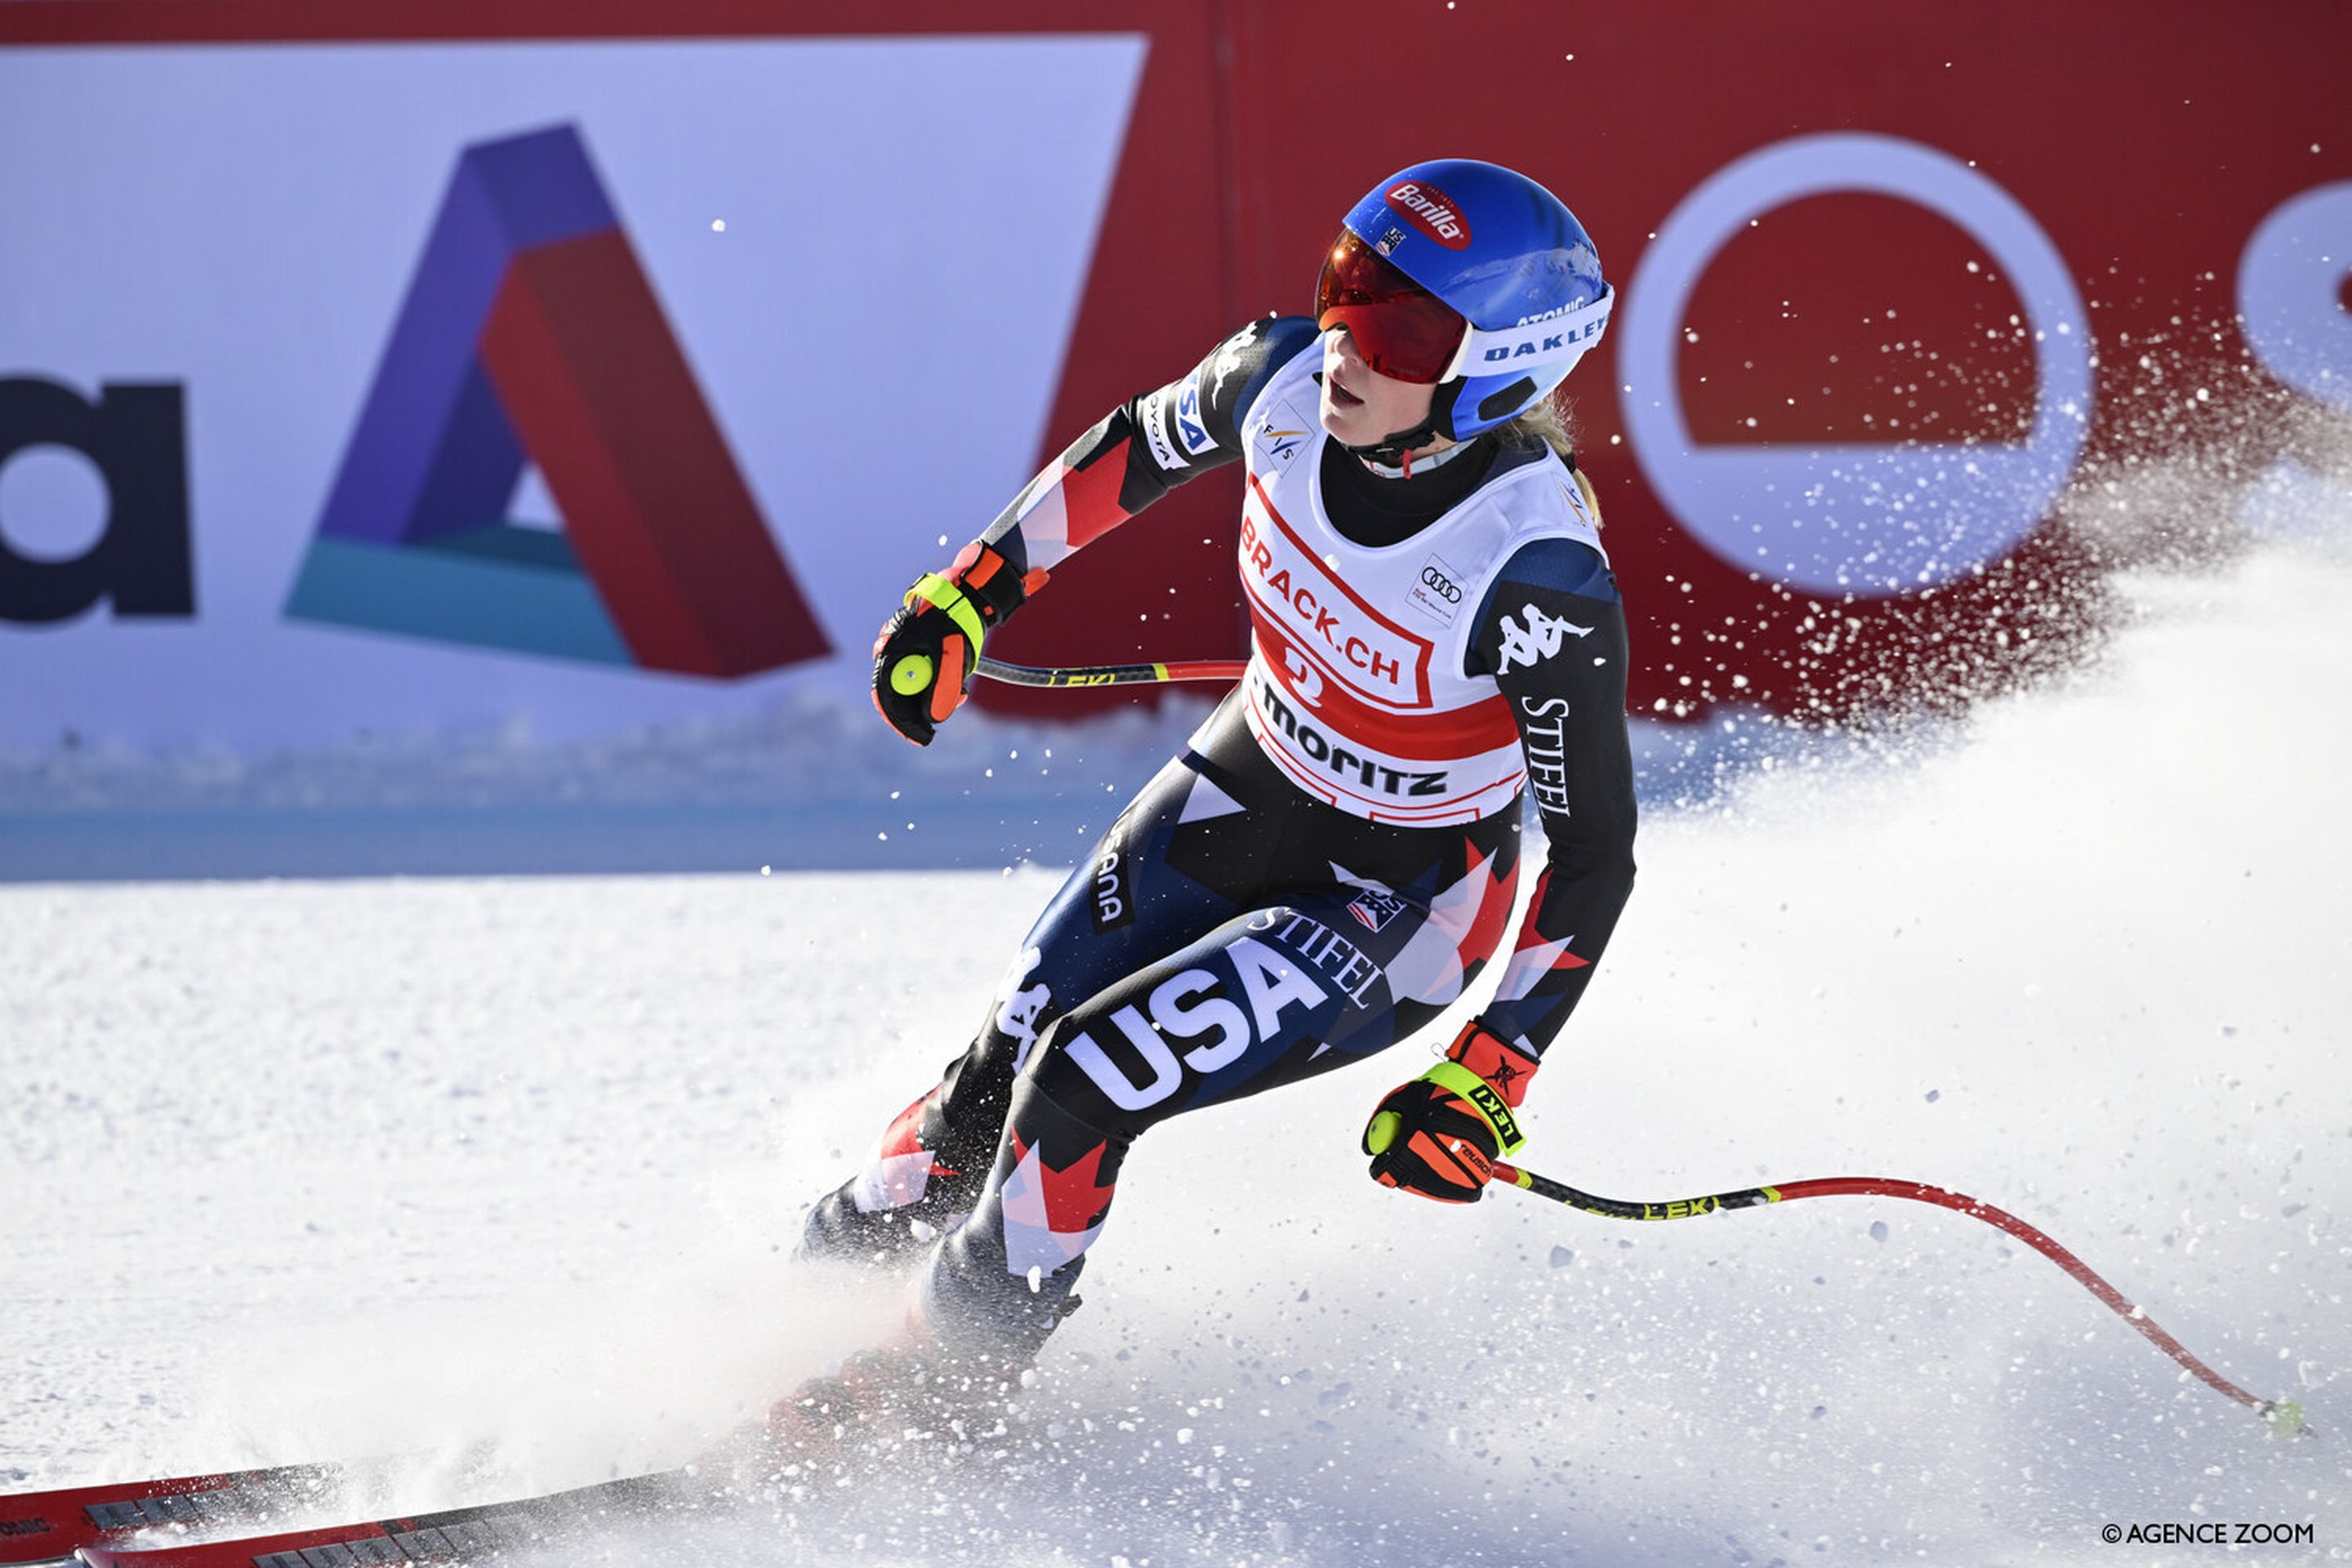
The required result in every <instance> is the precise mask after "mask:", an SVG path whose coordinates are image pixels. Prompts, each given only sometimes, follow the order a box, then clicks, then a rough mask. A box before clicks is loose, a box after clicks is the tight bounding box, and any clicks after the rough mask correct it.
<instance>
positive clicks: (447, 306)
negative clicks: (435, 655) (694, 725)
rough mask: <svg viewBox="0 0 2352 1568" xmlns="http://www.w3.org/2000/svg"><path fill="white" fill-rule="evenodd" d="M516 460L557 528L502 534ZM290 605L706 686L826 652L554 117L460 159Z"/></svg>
mask: <svg viewBox="0 0 2352 1568" xmlns="http://www.w3.org/2000/svg"><path fill="white" fill-rule="evenodd" d="M526 455H528V456H529V458H530V459H531V460H532V461H534V462H536V463H537V464H538V466H539V469H540V473H541V477H542V478H544V479H545V480H546V483H547V489H548V491H549V493H551V495H552V496H553V497H554V499H555V502H556V505H557V507H558V508H559V509H560V510H562V514H563V530H562V531H561V532H556V531H550V530H548V529H544V528H525V527H517V526H515V525H514V524H512V523H510V522H509V521H507V516H506V513H507V508H508V505H509V502H510V500H511V499H512V497H513V494H514V491H515V487H516V485H517V482H518V481H519V479H520V477H521V474H522V465H523V460H524V458H525V457H526ZM286 614H287V615H288V616H290V617H292V618H294V619H298V620H308V621H323V622H328V623H331V624H333V625H336V626H361V627H365V628H367V629H369V630H373V631H382V632H394V633H400V634H403V635H405V636H409V637H428V638H432V639H435V640H437V641H442V642H455V643H467V644H473V645H476V646H479V647H499V648H508V649H511V650H513V651H515V652H519V653H531V654H541V655H545V656H548V657H552V658H572V659H583V660H588V661H592V662H597V663H609V664H625V665H635V666H637V667H639V668H646V669H660V670H669V671H673V672H676V673H678V674H682V675H702V676H715V677H719V678H733V677H740V676H746V675H753V674H757V673H759V672H761V671H762V670H770V669H776V668H781V667H782V666H785V665H789V664H797V663H799V662H801V661H802V660H804V659H812V658H823V657H824V655H826V654H828V653H830V652H831V651H832V647H831V645H830V644H829V643H828V642H827V641H826V638H825V636H824V630H823V629H822V628H821V627H820V626H818V624H817V621H816V618H815V616H813V615H811V614H810V613H809V607H808V603H807V601H806V600H805V599H804V598H803V596H802V594H801V590H800V585H799V584H798V583H796V582H795V581H794V580H793V573H792V569H791V568H790V567H789V566H788V565H786V564H785V563H784V558H783V556H782V553H781V552H779V551H778V550H777V548H776V543H775V541H774V540H773V539H772V537H771V536H770V535H769V532H768V527H767V524H766V522H765V521H762V520H761V516H760V510H759V507H758V505H757V504H756V503H755V502H754V501H753V500H752V499H751V491H750V489H748V488H747V487H746V486H745V485H744V482H743V478H742V475H741V474H740V472H739V471H738V470H737V468H736V467H735V460H734V458H733V457H732V455H730V453H729V451H728V449H727V443H726V441H725V439H724V438H723V437H721V436H720V435H719V427H718V426H717V425H716V424H715V423H714V422H713V421H712V419H711V416H710V410H709V407H708V406H707V405H705V404H704V402H703V398H702V392H701V389H700V387H699V386H698V385H697V384H696V383H695V379H694V373H693V372H692V371H691V370H689V369H688V367H687V363H686V358H685V355H684V354H683V353H680V352H679V349H678V345H677V339H676V338H675V337H674V336H672V334H671V332H670V329H669V325H668V323H667V321H665V320H664V319H663V316H662V310H661V305H660V303H659V301H658V300H656V299H655V297H654V292H653V288H652V285H651V284H650V283H649V282H648V281H647V280H646V274H645V270H644V268H641V267H640V266H639V265H638V264H637V258H636V255H635V251H633V250H632V249H631V247H630V245H629V241H628V237H627V236H626V235H625V233H624V232H623V231H622V228H621V224H620V219H619V217H618V216H616V215H615V213H614V209H613V205H612V203H611V201H610V200H609V199H608V198H607V197H606V195H605V194H604V186H603V184H601V183H600V182H599V181H598V179H597V177H596V172H595V169H594V168H593V166H592V165H591V164H590V163H589V161H588V150H587V148H586V147H585V145H583V142H581V139H580V134H579V132H577V131H576V130H574V129H573V128H572V127H571V126H568V125H563V126H557V127H555V128H553V129H551V130H547V131H540V132H531V133H530V134H528V135H522V136H513V137H509V138H506V139H505V140H502V141H497V142H478V143H477V144H476V145H474V146H471V147H468V148H467V149H466V151H465V153H464V154H463V155H462V156H460V157H459V159H458V160H457V174H455V175H454V176H453V177H452V178H451V180H450V182H449V188H448V190H447V192H446V194H445V195H443V197H442V201H441V210H440V214H439V216H436V218H435V219H434V223H433V229H432V232H431V234H430V235H429V236H428V237H427V238H426V240H425V255H424V258H423V259H422V260H421V261H419V262H418V264H417V268H416V272H415V278H414V279H412V280H411V282H410V283H409V287H408V296H407V298H406V299H405V300H404V301H403V302H402V304H401V307H400V314H399V317H398V319H397V320H396V321H394V324H393V329H392V340H391V342H389V343H387V344H386V345H385V348H384V353H383V363H381V364H379V365H378V366H377V367H376V373H375V382H374V384H373V386H371V387H370V388H369V391H368V395H367V402H366V404H365V405H364V407H363V408H362V412H361V415H360V420H359V425H358V427H357V428H356V429H354V430H353V431H352V439H351V446H350V447H349V449H348V450H346V451H345V453H344V454H343V462H342V467H341V469H340V470H339V471H338V472H337V474H336V476H335V481H334V485H333V487H332V489H331V490H330V491H329V493H328V496H327V504H326V507H325V509H324V510H323V511H322V512H321V513H320V518H319V525H318V532H317V534H316V536H315V537H314V538H313V539H312V540H311V542H310V553H309V554H308V556H306V557H305V559H304V561H303V563H302V570H301V573H300V574H299V576H298V577H297V578H296V580H295V583H294V588H293V591H292V593H291V594H290V595H289V597H288V599H287V604H286Z"/></svg>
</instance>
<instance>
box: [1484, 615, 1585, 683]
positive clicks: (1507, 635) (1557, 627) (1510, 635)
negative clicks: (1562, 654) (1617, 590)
mask: <svg viewBox="0 0 2352 1568" xmlns="http://www.w3.org/2000/svg"><path fill="white" fill-rule="evenodd" d="M1520 613H1521V614H1522V615H1524V616H1527V617H1528V624H1527V625H1526V626H1520V625H1519V624H1518V623H1517V621H1514V620H1513V619H1511V617H1510V616H1504V617H1503V668H1505V669H1506V670H1509V669H1515V668H1518V667H1519V666H1520V665H1526V666H1528V668H1534V667H1535V666H1536V665H1537V664H1538V663H1539V662H1540V661H1542V660H1544V659H1547V658H1551V656H1552V655H1554V654H1556V653H1558V652H1559V648H1560V639H1561V638H1562V637H1569V636H1574V637H1580V638H1581V637H1591V635H1592V628H1591V626H1578V625H1577V624H1576V623H1575V622H1574V621H1571V620H1569V619H1566V618H1565V617H1560V616H1547V615H1545V614H1544V613H1543V612H1542V611H1541V610H1538V609H1537V608H1536V607H1535V606H1534V605H1522V606H1520Z"/></svg>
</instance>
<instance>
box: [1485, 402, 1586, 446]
mask: <svg viewBox="0 0 2352 1568" xmlns="http://www.w3.org/2000/svg"><path fill="white" fill-rule="evenodd" d="M1495 435H1496V438H1497V439H1499V440H1500V441H1501V442H1502V444H1503V445H1504V446H1506V447H1538V446H1541V447H1550V448H1551V449H1552V450H1553V451H1554V452H1557V453H1558V454H1559V457H1560V458H1561V460H1562V461H1566V460H1568V459H1569V458H1573V457H1575V456H1576V424H1575V421H1574V419H1573V417H1572V416H1571V415H1570V404H1569V401H1568V399H1566V398H1565V397H1562V396H1561V395H1559V392H1557V391H1554V392H1553V393H1552V394H1551V395H1549V396H1546V397H1539V398H1538V399H1537V400H1536V401H1535V403H1534V404H1533V405H1530V406H1529V407H1528V409H1527V410H1526V411H1525V412H1523V413H1521V414H1519V415H1517V416H1515V417H1513V418H1510V419H1507V420H1505V421H1504V422H1503V423H1502V424H1500V425H1497V426H1495Z"/></svg>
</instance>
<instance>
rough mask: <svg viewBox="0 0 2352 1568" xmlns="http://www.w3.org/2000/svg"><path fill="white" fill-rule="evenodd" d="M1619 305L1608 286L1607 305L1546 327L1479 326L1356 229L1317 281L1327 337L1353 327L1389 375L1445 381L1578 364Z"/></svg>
mask: <svg viewBox="0 0 2352 1568" xmlns="http://www.w3.org/2000/svg"><path fill="white" fill-rule="evenodd" d="M1616 303H1617V294H1616V290H1614V289H1610V288H1609V287H1607V286H1606V285H1603V286H1602V288H1601V297H1600V298H1599V299H1597V300H1591V301H1590V302H1589V303H1587V304H1583V305H1580V306H1578V307H1576V308H1575V309H1574V310H1561V311H1560V312H1559V313H1558V314H1556V315H1553V316H1549V317H1547V318H1545V319H1544V320H1541V321H1522V322H1519V323H1518V324H1517V325H1514V326H1509V327H1496V328H1493V329H1488V328H1485V327H1474V326H1472V325H1471V324H1470V323H1469V322H1468V321H1465V320H1464V319H1463V317H1462V315H1461V313H1460V312H1458V311H1456V310H1454V308H1453V307H1452V306H1450V305H1448V304H1446V303H1445V302H1444V300H1440V299H1438V298H1437V296H1436V295H1434V294H1432V293H1431V292H1430V291H1429V290H1428V289H1423V287H1422V286H1421V285H1420V284H1418V283H1415V282H1414V281H1413V280H1412V279H1410V278H1408V277H1406V276H1405V275H1404V273H1403V271H1402V269H1401V268H1398V267H1397V266H1396V264H1395V263H1393V262H1391V261H1390V260H1389V259H1388V258H1385V257H1383V256H1381V253H1380V252H1379V251H1377V250H1375V249H1373V248H1372V247H1370V246H1369V245H1367V244H1365V243H1364V241H1363V240H1362V239H1361V238H1360V237H1359V236H1358V235H1357V234H1356V233H1355V231H1354V230H1352V229H1349V230H1344V231H1342V232H1341V234H1340V236H1339V239H1338V240H1336V241H1334V242H1333V244H1332V247H1331V250H1330V253H1329V254H1328V256H1327V257H1325V258H1324V261H1323V275H1322V277H1321V278H1319V279H1317V281H1316V284H1315V325H1316V327H1317V328H1318V330H1319V331H1327V332H1328V331H1330V330H1331V329H1332V328H1333V327H1345V328H1347V329H1348V335H1349V337H1351V338H1353V339H1355V341H1356V352H1357V353H1359V354H1360V355H1361V356H1362V357H1363V361H1364V363H1366V364H1368V365H1370V366H1371V368H1372V369H1373V370H1375V371H1377V372H1379V373H1380V374H1382V375H1385V376H1388V377H1391V379H1393V380H1396V381H1412V382H1424V383H1426V382H1440V381H1451V380H1452V379H1454V377H1455V376H1457V375H1507V374H1510V373H1511V372H1513V371H1515V370H1527V369H1531V368H1533V367H1534V366H1535V365H1538V364H1546V363H1558V362H1559V361H1561V360H1566V361H1567V362H1568V363H1569V364H1570V365H1573V364H1575V363H1576V362H1577V361H1578V360H1579V359H1580V358H1582V357H1583V355H1584V351H1585V350H1587V349H1589V348H1591V346H1592V345H1593V344H1594V343H1596V342H1600V340H1601V333H1602V332H1603V331H1606V330H1607V328H1608V325H1609V313H1610V310H1612V308H1613V307H1614V306H1615V305H1616ZM1562 374H1566V373H1565V372H1563V373H1562ZM1555 379H1557V378H1555Z"/></svg>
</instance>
